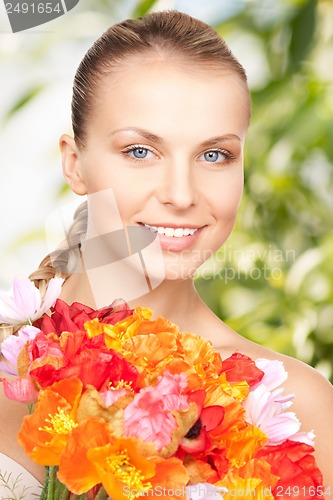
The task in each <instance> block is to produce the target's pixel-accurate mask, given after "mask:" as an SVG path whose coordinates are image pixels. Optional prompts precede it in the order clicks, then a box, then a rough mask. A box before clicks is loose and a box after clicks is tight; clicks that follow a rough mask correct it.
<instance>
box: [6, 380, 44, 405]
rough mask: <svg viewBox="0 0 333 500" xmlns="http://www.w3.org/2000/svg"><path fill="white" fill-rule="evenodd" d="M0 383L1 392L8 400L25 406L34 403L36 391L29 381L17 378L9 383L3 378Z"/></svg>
mask: <svg viewBox="0 0 333 500" xmlns="http://www.w3.org/2000/svg"><path fill="white" fill-rule="evenodd" d="M0 381H1V382H2V383H3V390H4V393H5V394H6V396H7V398H8V399H12V400H14V401H18V402H20V403H26V404H32V403H35V402H36V400H37V396H38V391H37V390H36V387H35V386H34V384H33V382H32V381H31V380H30V379H28V378H17V379H15V380H12V381H11V382H10V381H8V380H7V379H5V378H1V379H0Z"/></svg>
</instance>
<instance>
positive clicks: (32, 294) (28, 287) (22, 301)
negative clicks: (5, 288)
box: [13, 278, 41, 319]
mask: <svg viewBox="0 0 333 500" xmlns="http://www.w3.org/2000/svg"><path fill="white" fill-rule="evenodd" d="M13 295H14V302H15V306H16V308H17V310H18V311H20V313H21V315H22V318H24V319H31V318H32V317H33V316H34V314H35V312H36V311H37V309H39V307H40V304H41V298H40V293H39V290H38V289H37V288H36V287H35V285H34V284H33V282H32V281H31V280H29V278H15V279H14V284H13Z"/></svg>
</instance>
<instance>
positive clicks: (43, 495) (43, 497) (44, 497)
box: [40, 467, 50, 500]
mask: <svg viewBox="0 0 333 500" xmlns="http://www.w3.org/2000/svg"><path fill="white" fill-rule="evenodd" d="M45 469H46V475H45V481H44V484H43V489H42V492H41V494H40V500H47V490H48V486H49V480H50V467H45Z"/></svg>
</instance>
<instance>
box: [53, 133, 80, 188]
mask: <svg viewBox="0 0 333 500" xmlns="http://www.w3.org/2000/svg"><path fill="white" fill-rule="evenodd" d="M59 147H60V151H61V158H62V172H63V176H64V178H65V180H66V182H67V184H68V185H69V186H70V188H71V190H72V191H74V193H76V194H79V195H84V194H87V190H86V186H85V182H84V179H83V176H82V168H81V161H80V151H79V149H78V147H77V145H76V143H75V140H74V139H73V137H71V136H69V135H67V134H63V135H62V136H61V137H60V139H59Z"/></svg>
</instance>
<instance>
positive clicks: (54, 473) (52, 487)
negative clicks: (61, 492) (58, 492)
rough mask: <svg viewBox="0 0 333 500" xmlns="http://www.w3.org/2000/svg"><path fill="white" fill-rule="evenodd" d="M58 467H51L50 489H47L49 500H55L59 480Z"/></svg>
mask: <svg viewBox="0 0 333 500" xmlns="http://www.w3.org/2000/svg"><path fill="white" fill-rule="evenodd" d="M57 470H58V469H57V467H55V466H53V465H52V466H50V475H49V484H48V489H47V497H46V498H47V500H55V496H54V493H55V486H56V480H57Z"/></svg>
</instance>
